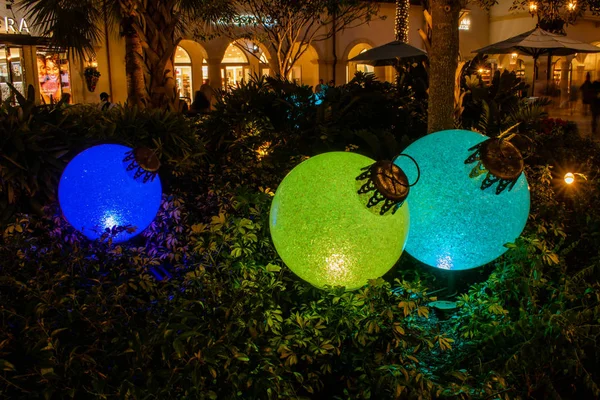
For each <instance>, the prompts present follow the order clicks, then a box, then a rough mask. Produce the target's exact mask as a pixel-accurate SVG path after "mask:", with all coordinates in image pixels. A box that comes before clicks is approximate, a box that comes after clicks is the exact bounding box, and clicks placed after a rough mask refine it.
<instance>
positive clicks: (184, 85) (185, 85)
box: [175, 46, 194, 104]
mask: <svg viewBox="0 0 600 400" xmlns="http://www.w3.org/2000/svg"><path fill="white" fill-rule="evenodd" d="M175 81H176V83H177V88H178V89H179V97H180V98H181V99H183V100H185V101H186V102H187V103H188V104H191V102H192V94H193V93H192V90H193V89H192V88H193V87H194V86H193V82H192V59H191V58H190V55H189V54H188V52H187V51H185V49H184V48H183V47H181V46H177V49H175Z"/></svg>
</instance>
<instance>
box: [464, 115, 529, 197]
mask: <svg viewBox="0 0 600 400" xmlns="http://www.w3.org/2000/svg"><path fill="white" fill-rule="evenodd" d="M514 127H516V125H515V126H513V127H511V128H510V129H508V130H507V131H506V132H503V133H502V134H500V136H498V137H497V138H489V139H487V140H485V141H483V142H481V143H478V144H476V145H475V146H473V147H471V148H470V149H469V151H473V150H475V152H474V153H473V154H471V155H470V156H469V157H468V158H467V159H466V160H465V164H472V163H474V162H476V161H477V164H476V165H475V167H473V169H472V170H471V172H470V173H469V177H470V178H476V177H478V176H480V175H483V174H485V173H487V175H486V177H485V179H484V180H483V181H482V182H481V190H485V189H487V188H489V187H491V186H493V185H494V184H495V183H498V186H497V187H496V194H500V193H502V192H503V191H504V190H505V189H506V188H508V191H509V192H510V191H511V190H512V188H513V187H514V186H515V183H516V182H517V180H518V179H519V177H520V176H521V174H522V173H523V169H524V168H525V161H524V158H523V155H522V154H521V151H520V150H519V149H518V148H517V146H515V145H514V144H513V143H511V142H510V140H511V139H514V138H519V139H521V141H523V140H524V139H525V137H524V136H522V135H517V134H512V135H510V136H508V137H505V136H506V134H507V133H508V132H509V131H510V130H512V129H513V128H514ZM528 149H529V147H528Z"/></svg>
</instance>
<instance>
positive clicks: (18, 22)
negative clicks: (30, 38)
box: [0, 17, 31, 33]
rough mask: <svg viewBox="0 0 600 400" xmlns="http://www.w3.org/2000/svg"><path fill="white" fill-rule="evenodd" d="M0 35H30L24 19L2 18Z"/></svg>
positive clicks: (0, 20)
mask: <svg viewBox="0 0 600 400" xmlns="http://www.w3.org/2000/svg"><path fill="white" fill-rule="evenodd" d="M0 25H1V26H0V33H31V32H30V31H29V26H28V25H27V21H26V20H25V18H17V19H14V18H11V17H4V18H2V19H0Z"/></svg>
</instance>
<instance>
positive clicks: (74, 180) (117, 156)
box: [58, 144, 162, 242]
mask: <svg viewBox="0 0 600 400" xmlns="http://www.w3.org/2000/svg"><path fill="white" fill-rule="evenodd" d="M129 151H131V149H130V148H129V147H126V146H121V145H116V144H103V145H99V146H94V147H90V148H89V149H87V150H84V151H82V152H81V153H79V154H78V155H77V156H76V157H75V158H73V159H72V160H71V162H69V164H68V165H67V167H66V168H65V170H64V172H63V174H62V177H61V178H60V183H59V186H58V200H59V203H60V207H61V209H62V212H63V215H64V216H65V218H66V219H67V221H68V222H69V223H70V224H71V225H72V226H73V227H74V228H75V229H77V230H78V231H80V232H81V233H83V234H84V235H85V236H87V237H88V238H90V239H98V238H99V237H100V236H101V235H102V234H103V233H104V232H105V230H106V229H107V228H113V227H115V226H133V227H135V228H136V229H135V231H134V232H132V233H128V232H121V233H119V234H118V235H116V236H115V237H114V239H113V241H114V242H123V241H126V240H129V239H130V238H132V237H133V236H135V235H137V234H138V233H140V232H142V231H143V230H144V229H146V228H147V227H148V225H150V223H151V222H152V220H153V219H154V217H155V216H156V212H157V211H158V208H159V207H160V202H161V195H162V189H161V185H160V178H159V177H158V176H157V177H156V178H155V179H154V180H153V181H147V182H146V183H144V182H143V179H142V178H139V179H134V176H133V175H134V173H133V171H130V172H127V170H126V163H124V162H123V159H124V158H125V157H126V154H125V153H127V152H129Z"/></svg>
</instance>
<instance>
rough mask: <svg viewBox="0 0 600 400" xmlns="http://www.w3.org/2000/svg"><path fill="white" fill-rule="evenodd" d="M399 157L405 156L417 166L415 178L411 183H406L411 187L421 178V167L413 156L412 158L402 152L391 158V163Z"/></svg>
mask: <svg viewBox="0 0 600 400" xmlns="http://www.w3.org/2000/svg"><path fill="white" fill-rule="evenodd" d="M400 157H406V158H408V159H410V161H412V162H413V164H415V167H416V168H417V179H416V180H415V181H414V182H413V183H409V184H408V187H413V186H415V185H416V184H417V183H419V179H421V168H419V163H417V161H416V160H415V159H414V158H412V157H411V156H409V155H408V154H404V153H402V154H398V155H397V156H396V157H394V159H393V160H392V164H393V165H395V164H396V160H397V159H399V158H400Z"/></svg>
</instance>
